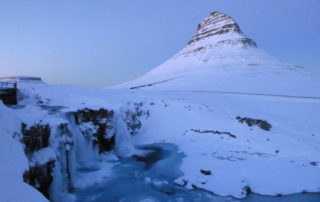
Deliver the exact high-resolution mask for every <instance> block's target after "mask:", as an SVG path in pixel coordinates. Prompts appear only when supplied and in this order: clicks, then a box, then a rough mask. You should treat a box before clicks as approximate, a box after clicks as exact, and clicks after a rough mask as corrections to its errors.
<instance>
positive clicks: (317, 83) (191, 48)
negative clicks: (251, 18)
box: [118, 12, 320, 97]
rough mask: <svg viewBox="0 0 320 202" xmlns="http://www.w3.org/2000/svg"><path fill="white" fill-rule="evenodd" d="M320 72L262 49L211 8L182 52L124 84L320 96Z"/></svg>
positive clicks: (135, 87) (128, 85) (137, 87)
mask: <svg viewBox="0 0 320 202" xmlns="http://www.w3.org/2000/svg"><path fill="white" fill-rule="evenodd" d="M319 76H320V72H319V71H316V70H313V69H308V68H304V67H300V66H295V65H291V64H286V63H283V62H281V61H279V60H277V59H275V58H273V57H272V56H270V55H268V54H267V53H265V52H264V51H262V50H260V49H259V48H257V45H256V43H255V42H254V41H253V40H252V39H250V38H248V37H247V36H245V35H244V34H243V33H242V32H241V30H240V27H239V26H238V24H237V23H236V22H235V21H234V20H233V19H232V18H231V17H229V16H227V15H226V14H223V13H219V12H213V13H211V14H210V15H209V16H208V17H207V18H205V19H204V20H203V21H202V22H201V23H200V24H199V25H198V29H197V31H196V33H195V35H194V36H193V37H192V39H191V41H190V42H189V43H188V44H187V46H186V47H184V48H183V49H182V50H181V51H180V52H178V53H177V54H176V55H174V56H173V57H172V58H171V59H169V60H168V61H166V62H164V63H163V64H161V65H160V66H158V67H156V68H154V69H153V70H151V71H150V72H148V73H147V74H145V75H144V76H142V77H140V78H138V79H135V80H133V81H130V82H128V83H125V84H122V85H119V86H118V87H122V88H123V87H124V88H131V89H144V90H180V91H181V90H184V91H190V90H191V91H203V90H205V91H223V92H241V93H260V94H277V95H292V96H311V97H312V96H317V97H320V90H319V89H320V79H319Z"/></svg>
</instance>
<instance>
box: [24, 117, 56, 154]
mask: <svg viewBox="0 0 320 202" xmlns="http://www.w3.org/2000/svg"><path fill="white" fill-rule="evenodd" d="M21 132H22V135H23V136H22V138H21V142H22V143H23V144H24V145H25V149H24V151H25V153H26V154H27V155H28V154H31V153H32V152H34V151H37V150H40V149H42V148H45V147H48V146H49V138H50V133H51V131H50V126H49V124H46V125H42V124H40V123H38V124H36V125H33V126H31V127H30V128H29V129H28V128H27V124H25V123H22V124H21Z"/></svg>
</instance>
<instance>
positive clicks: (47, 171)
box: [23, 161, 55, 199]
mask: <svg viewBox="0 0 320 202" xmlns="http://www.w3.org/2000/svg"><path fill="white" fill-rule="evenodd" d="M54 165H55V161H49V162H47V163H45V164H43V165H36V166H33V167H30V168H29V170H27V171H25V172H24V173H23V180H24V182H26V183H28V184H29V185H31V186H33V187H34V188H36V189H37V190H39V191H40V192H41V193H42V194H43V195H44V196H45V197H47V198H48V199H49V188H50V185H51V183H52V181H53V176H52V170H53V167H54Z"/></svg>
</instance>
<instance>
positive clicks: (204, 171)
mask: <svg viewBox="0 0 320 202" xmlns="http://www.w3.org/2000/svg"><path fill="white" fill-rule="evenodd" d="M200 172H201V173H202V174H204V175H211V170H200Z"/></svg>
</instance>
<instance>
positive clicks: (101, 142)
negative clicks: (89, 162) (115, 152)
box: [75, 108, 115, 153]
mask: <svg viewBox="0 0 320 202" xmlns="http://www.w3.org/2000/svg"><path fill="white" fill-rule="evenodd" d="M113 115H114V112H113V111H112V110H106V109H103V108H101V109H99V110H93V109H88V108H85V109H82V110H78V111H77V112H75V120H76V124H77V125H81V123H91V124H92V125H93V128H87V129H85V130H82V134H83V135H85V136H87V137H88V138H91V139H92V142H93V144H95V145H98V147H99V153H103V152H105V151H110V150H111V149H113V148H114V144H115V129H114V127H113V124H112V119H113Z"/></svg>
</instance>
